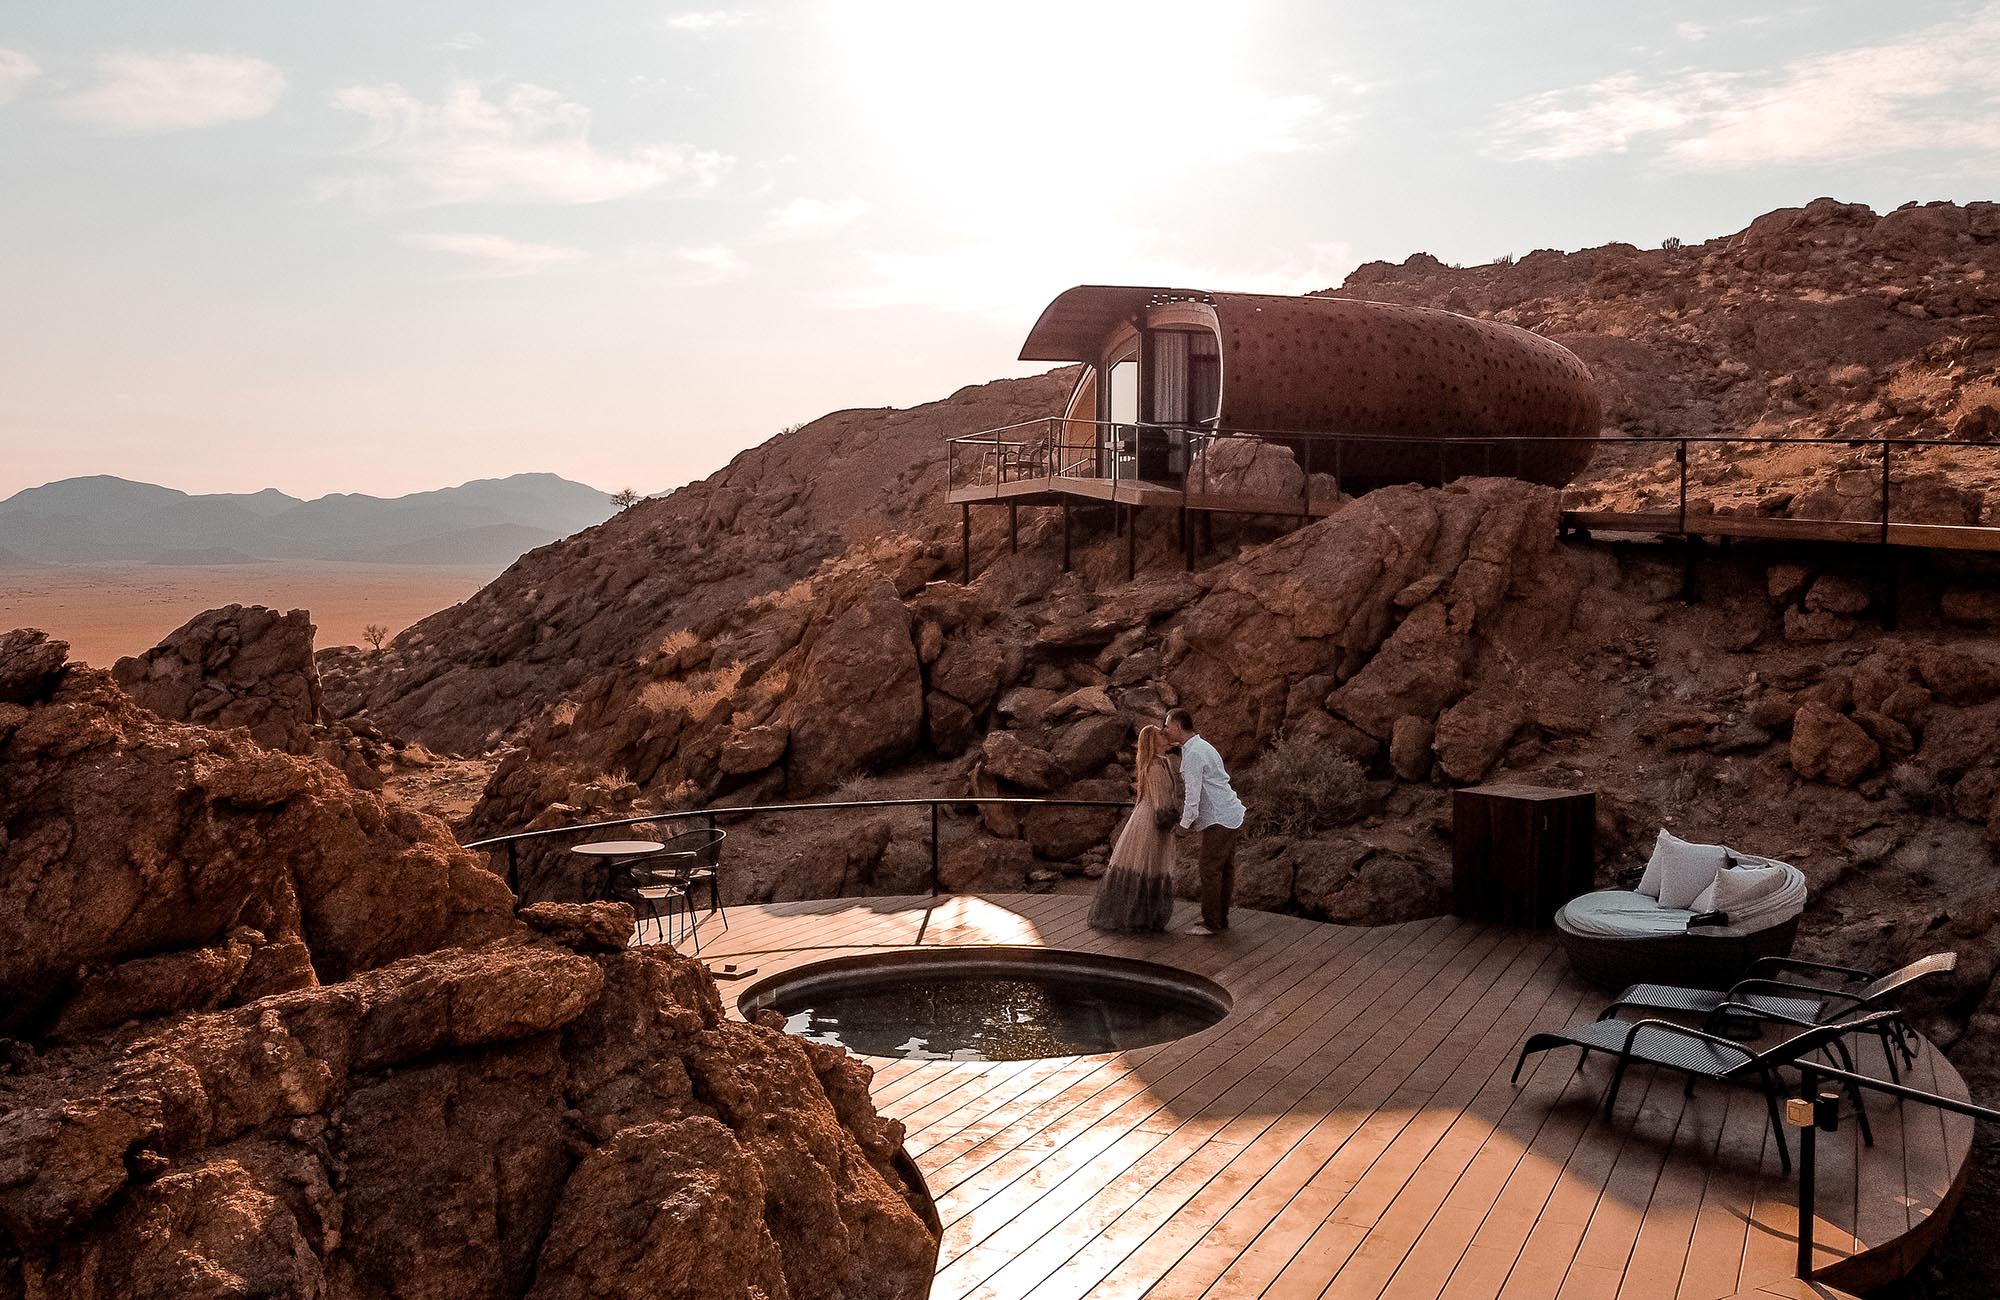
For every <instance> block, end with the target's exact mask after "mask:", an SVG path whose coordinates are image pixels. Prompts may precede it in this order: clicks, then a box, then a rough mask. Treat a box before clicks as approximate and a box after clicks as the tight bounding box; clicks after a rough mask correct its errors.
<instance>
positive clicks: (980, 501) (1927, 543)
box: [948, 477, 2000, 552]
mask: <svg viewBox="0 0 2000 1300" xmlns="http://www.w3.org/2000/svg"><path fill="white" fill-rule="evenodd" d="M948 499H949V501H950V503H951V504H952V505H975V506H976V505H1006V504H1008V503H1010V502H1011V503H1012V504H1014V505H1020V506H1053V505H1060V504H1062V502H1063V501H1064V500H1065V499H1068V500H1071V501H1076V502H1086V503H1102V504H1107V505H1108V504H1112V503H1116V504H1118V505H1127V506H1164V507H1169V508H1172V509H1179V508H1181V507H1182V506H1186V507H1187V508H1189V509H1191V510H1205V511H1211V512H1217V513H1224V514H1256V515H1292V516H1295V517H1301V518H1304V517H1310V518H1314V519H1323V518H1325V517H1326V516H1328V515H1330V514H1332V513H1334V511H1336V510H1338V509H1339V508H1340V503H1339V502H1338V501H1335V500H1333V499H1331V498H1326V497H1320V498H1316V499H1314V500H1312V501H1305V500H1302V499H1301V498H1299V497H1283V498H1280V497H1268V496H1246V495H1242V494H1239V493H1232V492H1194V493H1190V494H1187V495H1185V496H1183V495H1182V493H1181V489H1179V488H1177V487H1172V486H1169V485H1166V484H1162V483H1146V482H1141V481H1138V480H1132V479H1127V480H1123V481H1121V482H1118V483H1115V484H1114V483H1113V482H1112V481H1111V480H1110V479H1101V478H1075V477H1042V478H1024V479H1016V480H1014V481H1012V482H1008V483H982V484H976V485H972V486H967V487H960V488H953V489H952V490H951V492H950V493H949V496H948ZM1562 522H1563V526H1564V527H1565V528H1570V529H1584V530H1587V531H1590V532H1603V533H1636V534H1643V535H1647V536H1668V537H1679V536H1683V535H1685V536H1689V537H1704V538H1715V539H1721V538H1730V539H1744V540H1753V539H1754V540H1762V541H1788V542H1836V543H1842V544H1846V545H1865V546H1881V545H1885V544H1886V545H1889V546H1896V547H1905V548H1915V549H1923V550H1938V551H1986V552H2000V527H1986V526H1979V525H1966V524H1899V523H1896V522H1894V521H1893V520H1892V521H1891V522H1890V524H1889V528H1888V531H1887V533H1886V534H1885V533H1884V532H1883V529H1882V525H1881V524H1880V523H1879V522H1878V523H1868V522H1866V521H1863V520H1842V519H1792V518H1788V517H1785V516H1765V515H1718V514H1703V513H1698V512H1697V513H1691V514H1689V515H1688V516H1687V517H1686V519H1685V520H1683V519H1682V517H1681V515H1680V513H1679V512H1678V511H1674V510H1649V511H1619V510H1565V511H1563V513H1562Z"/></svg>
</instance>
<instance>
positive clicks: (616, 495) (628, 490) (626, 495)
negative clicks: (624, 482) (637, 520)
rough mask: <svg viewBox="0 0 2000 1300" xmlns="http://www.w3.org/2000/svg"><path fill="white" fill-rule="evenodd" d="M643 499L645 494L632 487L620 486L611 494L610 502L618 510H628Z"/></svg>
mask: <svg viewBox="0 0 2000 1300" xmlns="http://www.w3.org/2000/svg"><path fill="white" fill-rule="evenodd" d="M645 499H646V497H645V494H644V493H642V492H640V491H639V489H638V488H633V487H622V488H619V489H618V490H617V491H616V492H613V493H612V494H611V504H612V505H614V506H616V507H617V508H618V509H620V510H630V509H631V508H632V507H633V506H636V505H638V504H639V503H640V502H641V501H644V500H645Z"/></svg>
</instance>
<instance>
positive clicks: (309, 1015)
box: [0, 632, 936, 1300]
mask: <svg viewBox="0 0 2000 1300" xmlns="http://www.w3.org/2000/svg"><path fill="white" fill-rule="evenodd" d="M64 660H65V656H64V648H63V647H62V645H61V644H60V643H59V642H50V641H48V640H47V639H46V638H44V637H42V636H41V635H40V634H38V633H19V632H17V633H10V634H8V635H7V636H5V637H4V638H0V995H4V996H0V1019H4V1024H0V1032H4V1033H5V1034H6V1036H7V1037H6V1040H5V1062H4V1068H0V1296H5V1297H28V1296H65V1297H79V1298H88V1297H105V1298H106V1300H110V1298H112V1297H128V1296H141V1295H145V1296H186V1297H203V1296H213V1297H222V1296H242V1295H258V1296H272V1297H279V1296H283V1297H298V1298H299V1300H306V1298H307V1297H342V1298H346V1297H353V1298H359V1297H381V1296H390V1295H395V1296H453V1297H461V1296H463V1297H506V1296H524V1295H532V1296H536V1297H549V1298H551V1300H553V1298H556V1297H584V1296H601V1295H638V1294H648V1295H651V1294H667V1293H671V1294H675V1295H687V1296H704V1297H724V1296H741V1295H746V1294H751V1295H761V1296H766V1297H772V1298H774V1300H775V1298H777V1297H787V1296H789V1297H828V1298H829V1300H831V1298H833V1297H842V1298H845V1297H854V1296H863V1297H884V1298H887V1297H914V1296H918V1295H921V1294H923V1293H924V1291H925V1290H926V1289H927V1287H928V1282H929V1277H930V1269H931V1264H932V1261H933V1259H934V1257H935V1250H936V1239H935V1237H934V1235H933V1234H932V1232H931V1230H930V1229H929V1228H927V1227H926V1224H925V1220H924V1218H923V1216H922V1213H921V1212H920V1210H919V1209H918V1205H919V1204H920V1202H919V1201H918V1200H917V1198H916V1194H915V1193H914V1192H913V1191H912V1189H910V1188H908V1187H906V1186H905V1185H904V1183H903V1181H902V1178H901V1176H900V1175H899V1174H898V1172H897V1169H896V1164H895V1156H896V1152H897V1149H898V1147H899V1145H900V1142H901V1132H900V1130H899V1128H898V1126H897V1125H895V1124H893V1123H891V1122H888V1121H884V1120H882V1119H880V1118H878V1117H877V1116H876V1114H875V1112H874V1110H873V1108H872V1106H871V1105H870V1103H869V1101H868V1081H869V1071H868V1070H867V1068H866V1067H864V1066H862V1065H860V1064H858V1063H856V1062H855V1061H853V1060H851V1059H849V1058H847V1057H846V1056H845V1054H843V1053H840V1052H837V1051H834V1050H830V1049H824V1048H820V1047H818V1046H817V1045H814V1044H810V1043H806V1042H804V1041H803V1040H801V1039H797V1038H793V1037H789V1036H786V1035H784V1034H782V1033H779V1032H777V1031H775V1030H772V1029H769V1028H764V1027H760V1026H751V1025H744V1024H741V1023H732V1022H730V1021H728V1020H727V1019H725V1018H724V1016H723V1014H722V1010H721V1005H720V1001H719V999H718V997H717V994H716V991H715V986H714V984H713V983H712V981H710V979H709V978H708V976H707V974H706V972H705V971H704V970H703V969H702V967H701V966H700V965H699V964H698V963H696V962H693V961H690V960H686V959H683V958H681V957H679V956H677V955H675V954H673V953H672V952H670V951H667V950H664V949H657V950H650V951H638V950H628V949H627V948H626V947H625V944H626V941H627V939H628V936H629V935H630V932H631V923H632V918H631V914H630V912H629V911H628V910H626V909H625V908H623V907H619V906H614V905H609V904H606V905H600V906H597V907H562V906H541V907H530V908H527V909H525V910H524V911H522V912H520V913H519V915H517V914H516V911H515V900H514V898H513V897H512V896H511V895H510V894H509V892H508V890H507V889H506V887H505V885H504V884H502V883H501V881H500V879H499V878H498V877H497V876H495V875H493V874H492V873H490V872H489V871H487V870H486V868H485V864H484V862H483V861H482V860H481V859H480V858H478V857H477V856H476V855H473V854H469V853H466V852H464V851H462V850H460V849H458V848H457V847H455V845H454V844H453V843H452V840H451V836H450V833H449V831H448V830H447V828H446V827H445V826H444V825H443V824H442V823H440V822H438V821H436V820H434V819H432V818H429V817H426V816H423V815H421V814H418V813H415V812H413V811H411V810H409V809H408V808H406V807H405V806H403V805H402V804H401V803H399V802H396V801H394V800H384V799H383V798H381V797H380V796H378V795H375V794H372V793H369V792H366V791H363V790H360V789H357V788H356V787H355V786H354V785H353V784H352V783H350V782H349V781H348V780H347V779H346V778H345V777H344V776H343V774H342V773H341V771H340V770H339V769H337V768H335V767H333V766H331V765H329V764H327V763H324V762H322V761H319V760H316V759H312V758H304V757H295V756H292V755H288V754H284V753H281V752H278V751H275V750H269V749H264V748H262V747H259V746H257V745H256V744H254V743H252V742H250V741H249V740H248V739H247V735H246V734H245V733H243V732H241V731H231V732H224V731H213V730H209V729H206V728H202V727H196V726H190V725H185V724H177V723H170V722H167V721H165V720H163V719H161V718H160V717H159V716H158V715H157V714H155V713H153V712H151V711H149V710H146V709H144V708H142V707H140V706H139V705H138V704H136V703H134V702H133V701H132V700H131V699H130V698H129V697H128V696H127V695H125V694H124V692H122V691H121V690H120V689H119V688H118V687H117V686H116V685H114V684H113V682H112V681H111V679H110V677H109V676H108V675H107V674H105V673H102V672H97V671H93V670H90V669H84V668H72V667H68V666H67V665H66V664H65V662H64Z"/></svg>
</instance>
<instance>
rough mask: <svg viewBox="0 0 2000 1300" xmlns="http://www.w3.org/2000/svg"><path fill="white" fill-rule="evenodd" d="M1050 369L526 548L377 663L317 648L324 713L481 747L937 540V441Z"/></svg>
mask: <svg viewBox="0 0 2000 1300" xmlns="http://www.w3.org/2000/svg"><path fill="white" fill-rule="evenodd" d="M1073 382H1074V375H1073V374H1072V373H1068V372H1062V371H1058V372H1055V373H1054V374H1050V375H1043V376H1039V377H1036V378H1033V379H1021V380H1003V381H1001V382H998V383H992V384H986V385H984V386H981V387H976V388H968V389H964V390H962V391H960V392H958V393H956V394H954V395H953V396H952V397H951V398H950V399H948V400H946V401H943V402H934V403H931V404H930V405H928V406H920V407H916V408H915V409H912V410H907V411H897V410H890V409H887V408H884V409H880V410H865V411H839V412H836V413H834V414H832V415H829V416H825V417H824V418H822V419H818V420H815V421H813V422H812V423H811V424H808V425H805V426H803V427H801V428H798V429H795V430H791V431H789V432H787V433H784V434H781V435H779V436H778V437H776V438H773V439H772V440H771V441H770V442H767V443H765V444H763V445H762V446H760V447H755V448H752V449H751V450H749V451H746V452H744V453H743V454H742V455H740V456H738V457H736V459H735V460H733V461H731V462H730V464H729V466H728V467H727V468H725V469H723V470H721V471H719V472H718V473H716V474H714V475H711V476H710V477H709V478H707V479H704V480H702V481H701V482H699V483H692V484H689V485H688V486H687V487H684V488H682V489H680V490H679V491H677V492H674V493H672V494H671V495H669V496H666V497H663V498H659V499H655V500H648V501H642V502H640V503H639V504H638V505H636V506H634V507H632V508H631V509H629V510H626V511H624V512H622V513H621V514H619V515H617V516H616V517H614V518H613V519H611V520H609V521H608V522H606V523H604V524H601V525H599V526H597V527H595V528H590V529H586V530H585V531H583V532H581V533H579V534H577V535H576V536H575V537H572V538H569V539H567V540H565V541H562V542H557V543H554V544H552V545H549V546H544V547H542V548H541V549H539V550H536V551H532V552H530V553H529V554H527V555H525V556H523V557H522V558H521V559H520V560H519V561H518V562H516V563H515V564H514V565H513V566H512V567H511V568H509V569H508V570H507V572H506V573H504V574H502V575H501V576H500V577H499V578H498V579H496V580H495V581H494V582H493V583H491V584H490V585H488V586H487V587H486V588H484V589H483V590H481V591H480V592H479V593H478V594H477V595H475V596H473V597H472V598H471V599H470V600H467V601H465V602H464V603H463V604H460V605H456V606H453V607H452V608H450V609H447V610H443V611H441V612H440V613H437V614H435V615H433V616H431V617H430V618H427V619H425V620H424V621H423V622H421V623H418V624H417V625H415V626H414V627H412V628H410V629H408V630H407V631H405V632H404V633H403V634H402V635H401V636H399V637H397V638H396V640H395V643H394V644H393V646H391V647H390V648H389V649H388V650H387V651H386V652H385V653H382V654H379V655H372V654H365V653H362V652H360V651H354V650H331V651H328V652H326V654H325V655H324V656H323V664H322V666H323V669H324V671H325V673H326V676H327V684H328V692H327V701H326V703H327V708H328V710H329V712H330V713H331V714H332V715H333V716H335V717H341V718H344V717H349V716H351V715H354V714H357V713H364V712H365V713H366V714H367V715H368V716H369V717H370V718H371V719H372V720H373V721H374V722H375V723H376V724H377V725H379V726H380V727H381V728H382V729H383V730H385V731H387V732H389V733H390V734H393V735H397V736H403V737H407V738H410V739H413V740H420V741H422V742H424V743H425V744H427V745H430V746H431V747H433V748H436V749H442V750H450V751H455V752H461V753H479V752H482V751H484V750H485V749H487V748H489V747H491V746H492V745H494V744H496V743H498V742H499V741H500V740H501V739H503V738H505V737H508V736H510V735H513V734H514V733H515V732H516V731H517V730H519V729H520V728H522V727H524V726H526V725H527V724H528V723H529V722H531V721H532V720H533V719H534V718H535V716H536V714H537V713H539V712H540V711H541V710H542V709H544V708H547V707H549V706H551V705H553V704H554V703H556V701H557V700H559V699H560V698H561V697H562V695H563V693H564V692H566V691H568V690H570V689H571V688H573V687H575V686H576V685H577V684H578V683H579V682H581V681H583V680H584V679H585V678H586V677H588V676H589V675H590V674H591V673H592V672H594V671H597V670H600V669H603V668H606V667H610V666H612V665H616V664H620V663H627V662H631V661H633V660H635V659H639V658H642V657H646V656H650V655H652V654H654V653H656V652H657V650H658V648H659V646H660V644H661V643H662V642H663V641H664V640H665V639H666V638H667V637H668V636H670V635H672V634H674V633H676V632H684V631H686V630H687V629H690V628H692V627H695V626H697V625H698V624H701V623H702V622H704V621H705V620H708V619H711V618H714V617H716V616H718V615H721V614H725V613H727V612H728V611H731V610H735V609H740V608H742V607H743V606H745V605H747V604H749V603H750V602H751V601H754V600H756V599H758V598H760V597H764V596H768V595H770V594H771V593H773V592H777V591H781V590H783V589H784V588H786V587H788V586H790V585H791V584H792V583H794V582H797V581H799V580H800V579H802V578H805V577H806V576H808V575H809V574H811V573H812V572H813V571H814V570H815V569H816V568H817V567H818V566H819V565H820V564H822V563H824V562H826V561H828V560H832V559H835V558H838V557H840V556H842V555H844V554H846V553H847V551H848V550H849V548H851V547H854V546H857V545H860V546H864V547H865V546H867V545H869V544H871V543H872V542H873V541H874V540H875V539H876V538H878V537H882V536H885V535H891V534H896V533H904V534H911V535H921V536H927V537H929V536H942V535H943V533H944V531H945V529H946V521H947V511H946V510H945V508H944V506H943V483H944V472H945V467H944V459H943V447H942V443H941V440H942V439H944V438H948V437H952V436H954V435H957V434H962V433H974V432H978V431H979V430H982V429H988V428H994V427H998V426H1000V425H1005V424H1012V423H1015V422H1017V421H1020V420H1026V419H1032V418H1034V417H1037V416H1042V415H1047V414H1049V413H1050V412H1052V411H1055V410H1058V409H1059V408H1060V406H1061V403H1062V400H1063V399H1064V398H1065V397H1067V396H1068V393H1069V389H1070V386H1071V385H1072V384H1073Z"/></svg>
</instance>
